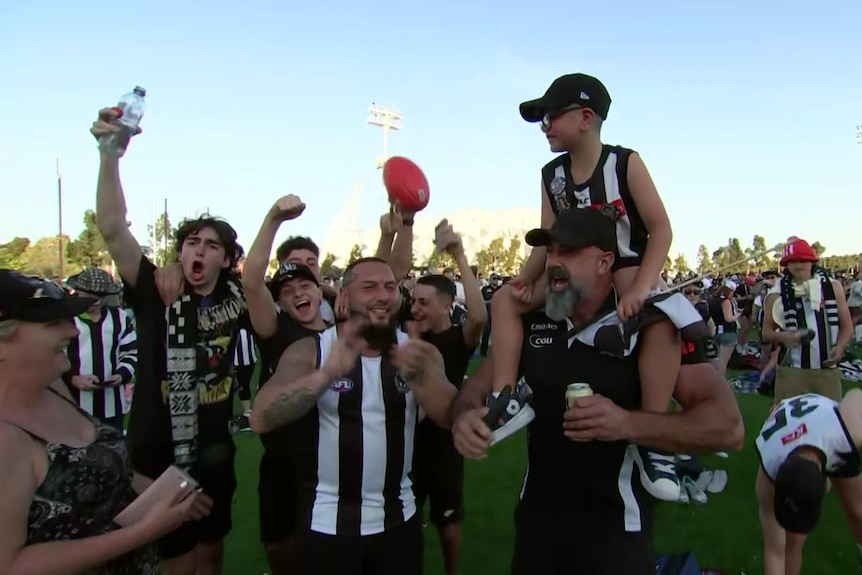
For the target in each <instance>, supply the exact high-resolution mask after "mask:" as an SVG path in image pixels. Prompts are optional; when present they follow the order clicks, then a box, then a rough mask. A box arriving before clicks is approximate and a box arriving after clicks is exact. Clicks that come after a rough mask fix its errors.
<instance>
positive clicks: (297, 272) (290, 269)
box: [269, 263, 320, 299]
mask: <svg viewBox="0 0 862 575" xmlns="http://www.w3.org/2000/svg"><path fill="white" fill-rule="evenodd" d="M297 278H303V279H307V280H310V281H313V282H314V285H316V286H320V282H318V281H317V277H316V276H315V275H314V272H313V271H311V268H310V267H308V266H306V265H303V264H292V263H286V264H282V266H281V267H280V268H278V272H277V273H276V274H275V277H274V278H273V280H272V282H271V283H270V284H269V288H270V290H272V295H273V297H274V298H275V299H278V294H279V292H281V286H282V285H283V284H284V282H286V281H290V280H293V279H297Z"/></svg>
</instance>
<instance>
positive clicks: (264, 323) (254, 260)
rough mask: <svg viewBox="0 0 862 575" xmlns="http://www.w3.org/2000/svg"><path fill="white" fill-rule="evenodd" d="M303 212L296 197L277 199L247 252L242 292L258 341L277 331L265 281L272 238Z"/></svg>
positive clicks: (270, 295)
mask: <svg viewBox="0 0 862 575" xmlns="http://www.w3.org/2000/svg"><path fill="white" fill-rule="evenodd" d="M303 211H305V204H304V203H302V200H301V199H300V198H299V197H297V196H294V195H289V196H285V197H283V198H280V199H279V200H278V201H277V202H276V203H275V204H274V205H273V206H272V208H270V210H269V212H267V214H266V217H265V218H264V219H263V223H262V224H261V226H260V230H258V232H257V237H255V238H254V243H253V244H252V245H251V249H250V250H249V251H248V256H247V257H246V260H245V268H244V269H243V274H242V289H243V292H244V293H245V301H246V303H247V304H248V314H249V318H250V319H251V325H252V327H253V328H254V332H255V334H257V336H258V337H259V338H260V339H267V338H270V337H273V336H274V335H275V333H276V331H277V329H278V318H277V313H276V309H275V306H274V305H273V301H272V294H270V292H269V289H267V287H266V279H265V278H266V269H267V267H269V256H270V254H271V253H272V244H273V243H274V242H275V234H276V232H277V231H278V228H279V226H281V223H282V222H285V221H288V220H294V219H296V218H298V217H299V216H300V215H302V212H303Z"/></svg>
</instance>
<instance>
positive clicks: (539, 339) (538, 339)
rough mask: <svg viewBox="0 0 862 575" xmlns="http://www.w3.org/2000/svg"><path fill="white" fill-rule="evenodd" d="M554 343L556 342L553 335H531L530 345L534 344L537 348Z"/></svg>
mask: <svg viewBox="0 0 862 575" xmlns="http://www.w3.org/2000/svg"><path fill="white" fill-rule="evenodd" d="M552 343H554V338H553V337H549V336H541V335H531V336H530V345H532V346H533V347H534V348H536V349H539V348H541V347H545V346H548V345H551V344H552Z"/></svg>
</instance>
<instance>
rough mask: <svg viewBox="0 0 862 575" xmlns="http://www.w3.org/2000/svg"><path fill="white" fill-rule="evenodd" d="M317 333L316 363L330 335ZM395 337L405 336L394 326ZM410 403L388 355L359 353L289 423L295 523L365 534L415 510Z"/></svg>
mask: <svg viewBox="0 0 862 575" xmlns="http://www.w3.org/2000/svg"><path fill="white" fill-rule="evenodd" d="M337 337H338V335H337V332H336V328H335V327H332V328H329V329H327V330H326V331H324V332H323V333H321V334H320V335H319V336H318V337H317V338H316V341H317V342H318V343H319V363H318V365H322V364H323V362H325V361H326V359H327V357H328V356H329V353H330V350H331V349H332V346H333V344H334V343H335V342H336V340H337ZM397 338H398V341H399V342H401V341H404V340H406V339H407V336H406V334H404V333H403V332H401V331H399V332H397ZM417 414H418V407H417V403H416V399H415V397H414V395H413V393H412V392H411V391H410V390H409V389H406V390H403V389H402V388H400V386H399V385H398V382H397V381H396V370H395V368H394V367H393V365H392V363H391V362H390V361H389V359H388V358H385V357H383V358H381V357H362V358H361V359H360V360H359V361H357V363H356V366H355V367H354V368H353V370H352V371H351V372H350V373H348V374H346V375H345V376H344V377H342V378H339V379H338V380H336V381H333V382H332V383H331V384H330V387H329V389H327V390H326V391H325V392H324V393H323V395H321V396H320V398H319V399H318V401H317V406H316V407H315V408H314V409H312V411H311V412H309V413H308V414H307V415H306V416H305V417H303V418H302V419H300V420H299V421H298V422H296V427H295V432H294V433H295V436H294V441H293V442H292V444H293V449H295V455H296V459H295V461H296V472H297V478H298V481H297V487H298V494H297V495H298V507H299V513H300V514H299V517H300V518H301V519H300V523H299V525H300V526H301V527H300V528H302V527H304V528H307V529H310V530H311V531H314V532H317V533H323V534H327V535H346V536H357V535H373V534H375V533H381V532H383V531H386V530H388V529H392V528H394V527H398V526H399V525H402V524H404V523H405V522H406V521H407V520H409V519H410V518H411V517H413V515H414V514H415V513H416V502H415V495H414V493H413V481H412V479H411V472H412V468H413V444H414V434H415V431H416V424H417V419H418V416H417Z"/></svg>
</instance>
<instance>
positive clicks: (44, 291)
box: [18, 275, 68, 300]
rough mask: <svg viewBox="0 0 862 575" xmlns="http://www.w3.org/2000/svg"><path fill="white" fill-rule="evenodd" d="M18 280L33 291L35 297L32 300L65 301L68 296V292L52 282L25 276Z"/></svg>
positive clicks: (20, 276) (32, 296)
mask: <svg viewBox="0 0 862 575" xmlns="http://www.w3.org/2000/svg"><path fill="white" fill-rule="evenodd" d="M18 279H19V281H21V283H23V284H24V285H26V286H27V287H29V288H32V289H33V295H31V296H30V297H29V298H28V299H30V300H34V299H42V298H48V299H63V298H64V297H66V296H67V295H68V293H67V292H66V290H65V289H63V288H62V287H61V286H60V285H59V284H58V283H56V282H53V281H50V280H41V279H37V278H31V277H27V276H25V275H19V277H18Z"/></svg>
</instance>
